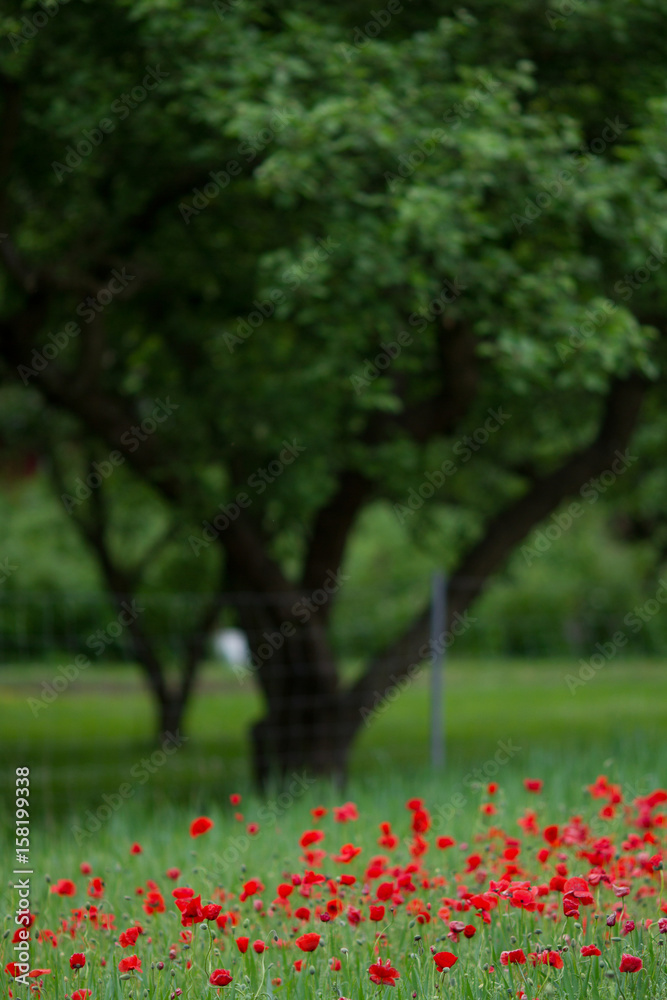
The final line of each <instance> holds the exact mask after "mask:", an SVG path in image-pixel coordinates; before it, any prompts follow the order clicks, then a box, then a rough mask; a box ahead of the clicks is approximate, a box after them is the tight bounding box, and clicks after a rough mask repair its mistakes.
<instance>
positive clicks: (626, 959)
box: [619, 954, 644, 972]
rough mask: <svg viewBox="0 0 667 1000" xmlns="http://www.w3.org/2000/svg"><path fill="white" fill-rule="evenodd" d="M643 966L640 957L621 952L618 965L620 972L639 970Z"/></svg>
mask: <svg viewBox="0 0 667 1000" xmlns="http://www.w3.org/2000/svg"><path fill="white" fill-rule="evenodd" d="M643 967H644V963H643V962H642V960H641V958H636V956H635V955H626V954H623V957H622V958H621V964H620V965H619V970H620V972H639V970H640V969H642V968H643Z"/></svg>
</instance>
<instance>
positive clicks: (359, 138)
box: [0, 0, 667, 779]
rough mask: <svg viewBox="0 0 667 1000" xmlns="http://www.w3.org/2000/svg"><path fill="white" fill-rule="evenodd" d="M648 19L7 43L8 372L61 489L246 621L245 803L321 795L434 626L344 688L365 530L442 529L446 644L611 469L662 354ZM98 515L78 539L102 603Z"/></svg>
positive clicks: (332, 19) (461, 18) (190, 8)
mask: <svg viewBox="0 0 667 1000" xmlns="http://www.w3.org/2000/svg"><path fill="white" fill-rule="evenodd" d="M663 6H664V4H663V3H658V4H657V5H655V4H649V3H641V4H638V5H633V7H632V10H629V9H628V8H627V5H626V4H624V3H621V2H620V0H613V2H612V3H610V4H605V7H604V10H603V9H602V8H599V7H598V6H596V5H577V4H573V5H570V6H567V5H562V4H559V3H556V4H554V5H553V6H550V7H545V6H544V5H542V4H538V3H533V2H527V0H514V2H513V3H510V4H503V5H499V4H494V3H491V2H484V0H479V2H476V3H473V4H471V5H469V6H468V8H467V9H465V10H463V9H460V8H459V7H454V8H451V7H449V6H448V5H447V4H444V3H443V4H432V5H430V6H429V7H428V8H420V9H419V10H416V9H415V10H413V9H412V8H410V9H407V8H404V7H403V6H402V5H400V4H394V5H393V6H392V5H388V6H387V8H384V9H383V10H381V11H375V12H371V15H369V19H368V21H367V22H366V21H365V20H364V23H363V24H361V23H359V22H357V21H355V18H356V17H357V16H358V15H357V14H355V8H354V7H352V6H350V7H346V6H342V7H340V8H338V7H337V8H336V9H335V10H334V9H331V8H329V7H327V8H324V7H323V8H322V11H321V12H320V13H319V14H313V13H312V7H311V5H306V4H301V3H297V4H295V5H292V6H291V8H290V10H288V11H280V10H277V9H276V8H274V7H273V6H272V5H271V4H267V3H259V2H252V0H244V2H243V3H239V4H235V3H233V2H231V0H230V2H229V3H216V4H214V5H213V6H210V5H208V4H190V3H189V4H185V3H183V2H182V0H171V2H170V3H168V4H165V3H163V2H158V0H128V2H126V3H124V4H122V5H119V4H112V3H100V4H96V5H94V6H88V5H80V6H71V7H70V6H67V7H63V8H62V9H61V8H58V9H57V11H56V12H52V16H51V19H50V20H49V21H48V23H47V22H45V23H44V24H41V21H43V20H44V18H43V17H42V18H40V24H38V14H37V13H35V11H34V8H32V7H29V6H27V5H26V6H25V8H24V10H25V13H24V15H23V16H22V17H19V16H12V17H6V18H5V23H4V30H5V34H6V43H5V45H4V48H3V50H2V56H1V60H2V61H1V64H0V72H1V77H0V82H1V84H2V115H3V124H2V133H1V134H2V139H1V144H2V148H1V150H0V176H1V177H2V182H3V183H2V190H3V196H2V201H1V202H0V232H1V233H2V234H3V236H2V237H0V238H1V239H2V244H1V245H0V252H1V253H2V260H3V270H2V272H1V275H2V276H1V278H0V282H1V284H0V291H1V296H2V307H1V313H0V316H1V321H0V333H1V335H2V358H3V361H4V366H5V368H4V378H5V380H6V381H7V382H12V381H13V382H14V383H17V384H18V386H19V387H20V388H21V390H22V391H23V392H24V393H25V394H31V398H32V397H34V396H35V394H37V396H38V397H39V399H41V400H42V401H43V403H44V406H45V410H44V413H43V419H42V424H41V427H42V430H41V431H40V433H42V435H43V436H44V427H45V425H48V426H49V427H58V428H59V429H60V432H59V433H60V438H61V440H60V441H55V442H53V443H52V445H51V446H50V452H51V454H52V457H53V467H54V469H55V470H56V475H60V476H61V477H62V485H61V487H60V490H61V492H62V493H63V494H64V495H69V496H70V497H72V496H73V494H72V486H71V481H72V480H73V479H74V471H76V468H77V467H76V465H75V463H74V459H73V457H72V456H73V455H74V454H76V455H79V454H81V455H82V456H85V460H86V461H88V460H89V459H90V458H92V456H98V457H97V458H96V459H94V461H97V462H98V463H99V462H108V463H110V464H111V465H114V464H117V465H121V464H122V465H123V470H122V471H121V473H120V475H121V476H125V475H131V477H132V478H133V479H135V480H138V481H140V482H142V483H144V484H145V485H146V487H148V488H150V490H151V491H153V494H154V496H155V497H156V498H157V501H156V502H159V504H160V505H162V507H163V508H164V509H165V510H168V511H170V512H171V514H172V523H173V525H174V526H175V527H174V532H175V534H174V535H173V536H171V537H170V538H168V539H167V540H166V541H167V543H168V544H170V545H172V546H173V545H175V544H176V543H178V544H179V545H180V546H181V548H180V550H179V552H180V554H181V556H184V555H185V554H187V556H188V558H189V559H190V564H191V565H196V566H197V573H198V576H199V578H200V580H201V581H202V582H203V586H204V587H205V588H208V589H209V590H210V591H211V593H212V594H213V595H215V594H216V593H217V592H218V591H219V590H220V589H221V587H223V586H224V587H225V588H226V589H228V590H231V591H249V592H253V593H255V594H256V595H257V596H258V598H261V601H260V600H258V602H257V603H256V604H252V605H250V604H248V605H245V606H244V607H243V608H242V609H241V610H240V620H241V624H242V625H243V626H244V627H245V628H246V630H247V631H248V634H249V635H251V636H252V637H253V657H254V662H255V664H256V677H257V681H258V683H259V685H260V687H261V689H262V691H263V694H264V698H265V703H266V714H265V716H264V718H262V719H261V720H259V722H258V723H257V725H256V726H255V727H254V731H253V744H254V761H255V769H256V773H257V775H258V777H259V778H260V779H263V778H265V777H266V776H267V774H268V773H269V771H270V770H271V768H272V767H276V768H277V769H278V770H282V771H287V770H289V769H292V768H294V767H296V766H302V765H304V764H307V765H308V766H311V767H312V768H314V769H315V770H317V771H326V772H332V771H335V772H338V773H340V772H342V771H343V770H344V767H345V761H346V757H347V753H348V750H349V747H350V745H351V742H352V740H353V738H354V735H355V733H356V731H357V730H358V728H359V726H360V725H361V722H362V720H363V719H364V718H365V717H367V715H368V713H369V712H372V711H373V709H374V707H375V706H376V705H377V704H378V702H381V701H382V699H383V697H384V695H385V692H386V691H387V689H388V687H390V686H392V685H396V684H398V683H399V681H400V680H401V679H402V678H405V677H406V676H409V675H410V673H411V671H412V670H413V669H414V668H415V665H417V664H419V663H420V662H421V661H423V660H424V659H426V658H427V657H428V655H429V652H430V650H429V647H428V644H427V639H428V614H427V612H426V610H425V611H424V612H423V613H421V614H419V615H418V616H417V618H416V619H415V620H414V621H413V622H412V623H411V624H410V625H409V626H408V627H407V628H406V629H405V630H403V632H402V633H401V634H399V635H394V636H392V639H391V641H390V642H389V643H388V645H387V647H386V648H385V649H383V650H380V651H378V652H377V654H376V655H374V656H373V658H372V659H371V661H370V662H369V663H368V664H367V666H366V668H365V670H364V671H363V672H362V674H361V675H360V676H359V677H358V679H357V680H356V681H354V682H353V683H352V684H351V685H348V686H344V685H342V684H341V682H340V679H339V676H338V670H337V664H336V662H335V657H334V655H333V653H332V649H331V644H330V641H329V636H328V626H329V623H330V618H331V611H332V607H333V606H334V602H335V595H336V592H337V590H338V588H339V586H340V585H341V577H340V575H339V573H340V567H341V565H342V563H343V560H344V556H345V551H346V545H347V543H348V539H349V537H350V532H351V531H352V530H353V527H354V525H355V523H356V521H357V519H358V517H359V514H360V512H361V511H363V510H364V509H365V507H367V505H368V504H370V503H372V502H374V501H375V500H377V499H378V498H386V499H388V500H389V501H390V502H391V504H392V505H393V508H394V511H395V513H396V516H397V518H398V520H399V521H400V522H401V524H402V525H403V526H404V528H405V530H406V531H410V532H415V533H417V532H419V531H421V530H423V528H424V525H425V524H427V523H436V521H437V524H439V525H441V524H442V523H443V521H445V522H447V523H450V524H452V523H454V524H456V525H457V531H456V533H455V537H452V534H453V533H452V532H451V531H449V532H448V531H446V530H445V531H444V532H443V533H442V534H441V535H440V541H439V542H437V544H439V545H440V546H441V559H442V563H443V564H444V565H446V566H447V568H448V571H449V574H450V581H451V585H450V600H449V615H450V624H451V623H452V622H455V621H460V620H461V618H462V616H463V615H464V613H465V611H466V610H467V609H468V607H469V606H470V604H471V603H472V602H473V601H474V600H475V598H476V597H477V595H478V594H479V592H480V591H481V589H482V588H483V586H484V584H485V582H486V581H487V580H488V579H489V578H490V577H491V576H492V574H493V573H494V572H496V571H497V570H498V569H499V568H501V567H502V565H503V563H504V561H505V560H506V559H507V557H508V555H509V554H510V553H511V552H512V551H513V549H515V547H516V546H518V545H520V544H521V543H522V541H523V540H524V539H525V537H526V535H527V533H528V532H529V531H530V530H531V529H532V528H533V527H534V526H535V525H537V524H539V523H540V522H541V521H543V520H544V519H545V518H547V517H549V515H551V514H553V513H554V512H558V510H559V508H560V506H561V504H562V503H563V502H564V501H566V500H567V499H568V498H571V497H577V496H578V497H579V500H577V501H573V502H577V503H585V502H588V500H587V499H586V497H585V496H584V493H583V489H584V488H585V487H586V485H587V484H588V487H589V496H590V490H592V491H593V492H595V487H594V486H591V484H590V481H591V480H592V479H594V477H598V476H601V475H603V474H604V475H606V476H607V478H608V477H609V476H613V477H614V478H620V477H621V476H622V475H623V473H624V471H625V469H626V468H628V467H629V466H630V465H632V464H634V463H635V457H634V455H633V453H632V452H631V450H630V451H628V449H629V445H630V442H631V439H632V435H633V432H634V430H635V427H636V426H637V423H638V420H639V415H640V410H641V406H642V401H643V399H644V397H645V396H646V394H647V393H651V394H654V393H656V392H658V391H659V375H660V370H661V368H660V365H661V360H662V354H663V350H664V348H663V343H662V340H661V334H662V329H663V326H664V321H663V316H664V304H665V296H666V292H667V285H666V277H665V269H664V268H663V266H662V265H663V264H664V262H665V257H666V252H665V250H664V243H663V239H664V236H665V228H666V227H667V213H665V184H664V178H665V170H666V168H665V164H666V163H667V139H666V137H665V134H664V128H663V124H662V122H663V116H664V112H665V108H666V107H667V97H666V95H665V87H664V61H665V55H666V52H665V48H666V46H667V43H665V41H664V32H662V31H660V26H661V24H662V16H661V15H662V14H663V13H664V11H663V9H662V8H663ZM309 11H310V13H309ZM4 234H6V235H4ZM656 383H658V385H657V386H656ZM54 421H55V423H54ZM73 466H74V469H73V468H72V467H73ZM85 469H88V466H85ZM58 470H59V471H58ZM79 471H80V470H79ZM86 475H87V472H86ZM68 477H69V478H68ZM102 478H104V477H102ZM68 484H69V485H68ZM92 493H93V495H92V496H91V498H90V499H86V500H85V503H86V504H87V505H88V506H86V507H85V508H84V510H82V511H81V512H80V513H81V515H82V528H83V530H85V531H86V532H87V537H88V539H89V541H90V544H91V545H93V546H94V547H95V550H96V552H97V555H98V558H99V561H100V566H101V567H102V570H103V572H104V574H105V577H106V579H107V583H108V585H109V586H110V587H112V588H113V589H116V590H120V591H121V592H123V593H126V592H128V591H131V590H132V587H133V586H136V585H138V582H137V581H138V578H137V577H136V575H135V578H134V580H133V579H132V574H131V572H130V571H129V570H128V569H127V567H126V566H122V565H120V562H119V558H120V557H119V555H118V553H115V552H114V551H112V550H113V545H112V532H111V529H110V527H109V521H108V518H109V516H110V515H105V513H104V503H103V502H102V500H101V498H102V497H103V496H104V495H106V490H105V488H104V487H102V488H101V489H100V490H93V491H92ZM74 499H76V500H78V499H79V498H77V497H75V498H74ZM64 502H65V503H66V504H67V502H68V501H67V500H65V501H64ZM72 509H73V508H72ZM435 511H438V514H439V519H436V518H435ZM77 513H79V511H78V508H77ZM440 515H441V516H440ZM558 516H562V517H564V518H565V517H567V516H568V515H567V509H566V513H565V514H562V515H558ZM570 516H573V515H570ZM179 532H180V535H179ZM184 536H185V537H184ZM144 556H145V553H144ZM195 561H196V562H195ZM142 562H143V564H144V565H145V559H144V560H143V561H142ZM321 594H323V595H324V601H323V602H321ZM316 595H317V596H316ZM308 602H310V604H308ZM320 602H321V603H320ZM309 606H310V608H311V610H310V611H308V612H307V613H306V612H305V611H303V610H302V608H308V607H309ZM297 607H298V610H297V611H295V608H297ZM215 610H216V608H215V598H213V599H212V603H211V607H210V615H215ZM457 616H458V617H457ZM266 636H282V638H283V639H284V641H283V642H282V643H280V640H279V639H275V641H274V643H273V645H274V646H278V645H279V648H274V649H273V650H272V651H271V652H270V655H269V653H267V652H266V650H263V649H261V648H260V647H262V646H266V644H267V638H266ZM143 666H144V669H145V671H146V672H147V675H148V677H149V680H150V683H151V684H152V686H153V690H154V691H155V693H156V696H158V697H159V698H161V699H162V703H163V705H165V704H166V701H165V697H166V694H165V690H166V689H165V690H163V688H161V684H163V671H162V669H161V665H160V664H159V663H152V664H151V663H149V662H148V661H147V660H146V658H145V657H144V662H143ZM194 669H196V664H195V667H194V668H193V670H194ZM188 683H191V681H190V682H188ZM186 687H187V685H186ZM188 690H189V688H187V690H184V691H182V692H181V694H178V693H177V694H176V695H175V696H173V697H172V696H171V695H169V697H168V698H167V701H169V699H170V698H171V701H172V702H173V705H172V709H173V711H172V714H171V716H170V723H172V724H173V722H174V720H175V719H176V720H177V718H178V716H179V714H180V711H181V710H182V707H183V697H182V696H181V695H183V696H186V695H187V691H188ZM170 711H171V709H170Z"/></svg>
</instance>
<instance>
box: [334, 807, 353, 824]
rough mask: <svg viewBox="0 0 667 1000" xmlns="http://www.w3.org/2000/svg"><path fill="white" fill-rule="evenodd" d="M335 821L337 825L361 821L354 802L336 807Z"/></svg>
mask: <svg viewBox="0 0 667 1000" xmlns="http://www.w3.org/2000/svg"><path fill="white" fill-rule="evenodd" d="M333 812H334V820H335V821H336V823H349V822H350V820H355V819H359V813H358V812H357V807H356V806H355V804H354V802H346V803H345V805H342V806H334V811H333Z"/></svg>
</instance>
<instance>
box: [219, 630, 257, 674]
mask: <svg viewBox="0 0 667 1000" xmlns="http://www.w3.org/2000/svg"><path fill="white" fill-rule="evenodd" d="M213 648H214V649H215V652H216V655H217V656H220V657H221V658H222V659H223V660H225V661H226V662H227V663H228V664H229V666H230V667H240V666H243V665H244V664H246V663H248V662H249V660H250V647H249V646H248V640H247V638H246V634H245V632H243V631H241V629H240V628H223V629H221V630H220V631H219V632H216V633H215V635H214V637H213Z"/></svg>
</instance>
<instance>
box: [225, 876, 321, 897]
mask: <svg viewBox="0 0 667 1000" xmlns="http://www.w3.org/2000/svg"><path fill="white" fill-rule="evenodd" d="M322 878H324V876H322ZM263 889H264V885H263V884H262V882H260V881H259V879H258V878H250V879H248V881H247V882H244V883H243V891H242V892H241V894H240V896H239V899H240V900H241V902H242V903H244V902H245V900H246V899H247V898H248V896H254V895H255V893H257V892H262V890H263Z"/></svg>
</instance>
